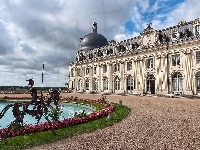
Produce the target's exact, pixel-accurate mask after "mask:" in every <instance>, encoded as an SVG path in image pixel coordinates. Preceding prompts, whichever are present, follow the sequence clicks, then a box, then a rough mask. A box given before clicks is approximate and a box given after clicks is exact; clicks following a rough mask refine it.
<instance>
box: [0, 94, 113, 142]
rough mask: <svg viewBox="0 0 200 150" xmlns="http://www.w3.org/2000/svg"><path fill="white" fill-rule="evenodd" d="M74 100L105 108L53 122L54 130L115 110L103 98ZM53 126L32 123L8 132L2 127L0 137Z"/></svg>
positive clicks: (44, 129)
mask: <svg viewBox="0 0 200 150" xmlns="http://www.w3.org/2000/svg"><path fill="white" fill-rule="evenodd" d="M72 98H73V97H68V98H66V99H63V100H62V101H66V100H72ZM73 100H75V101H76V100H77V101H83V102H92V103H98V104H101V105H103V106H105V108H104V109H102V110H100V111H96V112H93V113H91V114H89V115H87V116H85V117H74V118H67V119H64V120H61V121H57V122H51V126H52V127H53V129H54V130H55V129H59V128H64V127H68V126H74V125H78V124H81V123H86V122H88V121H91V120H95V119H98V118H101V117H104V116H106V115H108V113H109V112H112V111H113V110H114V105H112V104H109V103H106V102H104V101H101V100H90V99H78V98H77V97H76V98H75V99H73ZM51 126H50V124H49V123H48V122H45V123H40V124H38V125H31V124H30V125H26V126H24V127H21V128H17V129H13V128H12V129H10V131H9V132H8V133H7V131H8V128H4V129H0V137H1V138H8V137H13V136H17V135H23V134H29V133H36V132H41V131H47V130H51V129H52V127H51Z"/></svg>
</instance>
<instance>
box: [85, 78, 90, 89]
mask: <svg viewBox="0 0 200 150" xmlns="http://www.w3.org/2000/svg"><path fill="white" fill-rule="evenodd" d="M85 89H86V90H89V89H90V81H89V79H86V80H85Z"/></svg>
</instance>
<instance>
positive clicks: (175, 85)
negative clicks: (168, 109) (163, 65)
mask: <svg viewBox="0 0 200 150" xmlns="http://www.w3.org/2000/svg"><path fill="white" fill-rule="evenodd" d="M182 77H183V76H182V74H180V73H175V74H174V75H173V76H172V92H173V93H174V94H181V93H182V92H183V78H182Z"/></svg>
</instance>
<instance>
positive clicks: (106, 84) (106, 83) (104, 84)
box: [103, 77, 108, 91]
mask: <svg viewBox="0 0 200 150" xmlns="http://www.w3.org/2000/svg"><path fill="white" fill-rule="evenodd" d="M103 90H104V91H105V90H108V78H107V77H104V78H103Z"/></svg>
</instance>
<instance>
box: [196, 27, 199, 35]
mask: <svg viewBox="0 0 200 150" xmlns="http://www.w3.org/2000/svg"><path fill="white" fill-rule="evenodd" d="M196 36H200V25H197V26H196Z"/></svg>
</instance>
